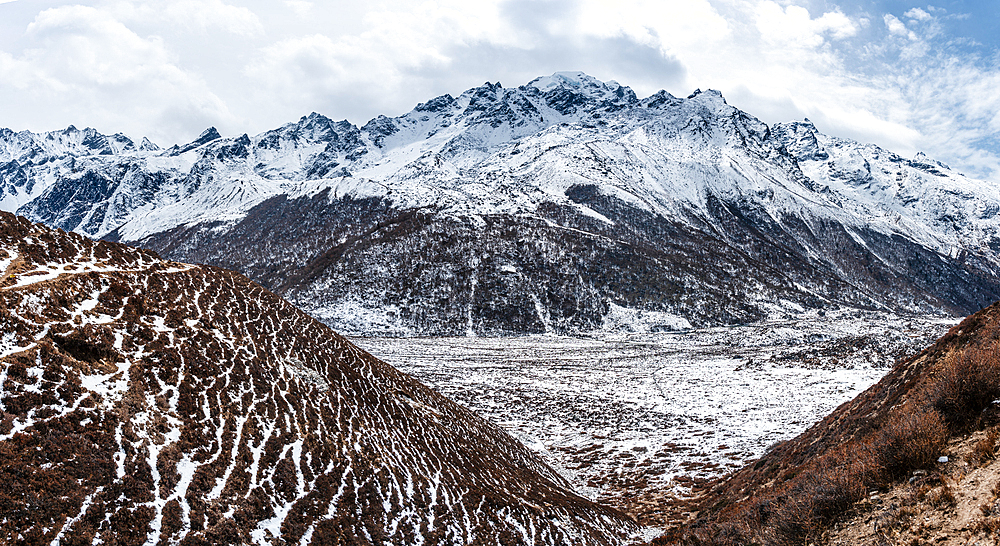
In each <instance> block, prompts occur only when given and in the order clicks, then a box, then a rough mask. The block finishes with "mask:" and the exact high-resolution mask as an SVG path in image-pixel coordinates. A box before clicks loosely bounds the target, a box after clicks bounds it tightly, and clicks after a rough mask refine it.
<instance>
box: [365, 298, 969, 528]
mask: <svg viewBox="0 0 1000 546" xmlns="http://www.w3.org/2000/svg"><path fill="white" fill-rule="evenodd" d="M955 323H956V320H954V319H945V318H941V317H899V316H894V315H886V314H884V313H865V312H859V311H845V312H840V313H830V314H827V315H826V316H819V315H817V314H813V315H811V316H808V317H805V318H797V319H787V320H778V321H771V322H767V323H761V324H754V325H747V326H738V327H726V328H710V329H700V330H686V331H679V332H663V333H652V334H649V333H647V334H622V333H602V334H599V335H593V336H589V337H578V338H571V337H559V336H526V337H511V338H481V337H449V338H442V337H430V338H356V339H354V341H355V343H357V344H358V345H359V346H361V347H362V348H364V349H365V350H367V351H369V352H371V353H372V354H374V355H376V356H378V357H379V358H381V359H383V360H385V361H386V362H388V363H389V364H391V365H393V366H395V367H397V368H399V369H400V370H402V371H404V372H407V373H409V374H412V375H414V376H415V377H416V378H417V379H419V380H420V381H422V382H424V383H425V384H427V385H429V386H431V387H433V388H435V389H437V390H438V391H439V392H441V393H443V394H444V395H446V396H448V397H450V398H452V399H453V400H455V401H457V402H459V403H461V404H462V405H464V406H466V407H468V408H470V409H472V410H474V411H476V412H477V413H479V414H480V415H482V416H484V417H486V418H487V419H490V420H492V421H493V422H495V423H497V424H499V425H501V426H503V427H504V428H505V429H506V430H507V431H508V432H510V433H511V434H512V435H513V436H515V437H516V438H518V439H519V440H521V441H522V442H524V443H525V444H526V445H528V446H529V447H531V448H532V449H534V450H536V451H538V452H539V453H540V454H542V456H543V457H544V458H545V459H546V461H547V462H548V463H549V464H551V465H552V466H553V467H554V468H556V469H557V470H558V471H559V472H560V473H562V474H563V475H564V476H566V477H567V478H569V479H570V481H571V482H572V483H573V484H574V485H575V486H576V488H577V490H578V491H580V492H581V493H583V494H584V495H587V496H590V497H591V498H593V499H595V500H599V501H602V502H606V503H608V504H611V505H613V506H616V507H618V508H621V509H624V510H626V511H628V512H630V513H632V514H633V515H637V516H638V517H639V518H640V520H642V519H644V518H643V514H644V513H649V514H650V518H647V521H645V522H644V523H657V522H656V519H655V515H654V514H655V512H656V510H655V505H656V503H657V502H659V501H658V500H657V499H660V500H662V499H663V494H664V492H669V493H673V494H684V493H686V492H687V491H689V489H690V487H691V486H692V485H693V484H695V483H697V482H699V481H701V480H704V479H706V478H711V477H715V476H718V475H720V474H723V473H725V472H727V471H730V470H733V469H734V468H737V467H739V466H742V465H743V464H744V463H745V462H747V461H749V460H752V459H754V458H756V457H759V456H760V455H762V454H763V453H764V452H765V451H766V450H767V449H768V447H769V446H772V445H773V444H775V443H776V442H780V441H782V440H787V439H789V438H792V437H794V436H795V435H797V434H799V433H801V432H802V431H804V430H805V429H806V428H808V427H809V426H810V425H812V424H813V423H815V422H816V421H818V420H819V419H821V418H822V417H823V416H825V415H826V414H827V413H829V412H830V411H832V410H833V409H834V408H836V407H837V406H838V405H840V404H841V403H843V402H845V401H847V400H850V399H851V398H853V397H855V396H856V395H858V394H859V393H861V392H862V391H863V390H865V389H866V388H868V387H869V386H871V385H872V384H873V383H875V382H876V381H878V379H879V378H881V377H882V375H883V374H884V373H885V372H886V371H887V370H888V369H889V368H890V367H891V366H892V364H893V362H894V361H896V360H897V359H899V358H901V357H905V356H909V355H911V354H914V353H916V352H918V351H920V350H921V349H923V348H925V347H927V346H928V345H930V344H931V343H933V341H934V340H935V339H937V338H938V337H940V336H941V335H943V334H944V333H945V332H946V331H947V329H948V328H949V327H950V326H952V325H954V324H955Z"/></svg>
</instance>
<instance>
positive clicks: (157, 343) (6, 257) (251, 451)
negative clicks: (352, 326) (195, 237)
mask: <svg viewBox="0 0 1000 546" xmlns="http://www.w3.org/2000/svg"><path fill="white" fill-rule="evenodd" d="M0 270H2V271H3V272H4V276H3V280H2V284H0V482H2V483H3V484H4V487H3V488H0V542H2V543H5V544H14V543H19V544H64V545H65V544H91V543H93V544H97V543H103V544H185V545H194V544H213V545H214V544H428V545H431V544H525V545H534V544H618V543H621V542H622V541H623V540H625V539H626V538H627V536H628V535H629V533H630V532H632V531H634V530H635V525H634V524H633V523H632V522H631V521H630V520H628V519H627V518H625V517H624V516H623V515H622V514H620V513H618V512H616V511H614V510H611V509H608V508H604V507H601V506H598V505H595V504H593V503H591V502H589V501H587V500H585V499H583V498H581V497H578V496H577V495H575V494H573V493H572V492H571V491H570V490H569V489H568V487H567V485H566V482H565V481H564V480H563V479H562V478H561V477H560V476H558V475H557V474H556V473H555V472H553V471H552V470H551V469H550V468H548V467H547V466H546V465H545V464H543V463H542V462H541V461H540V460H539V459H538V458H537V457H536V456H535V455H533V454H532V453H531V452H529V451H528V450H527V449H526V448H525V447H524V446H522V445H521V444H519V443H518V442H516V441H515V440H513V439H512V438H511V437H510V436H508V435H507V434H506V433H504V432H503V431H501V430H500V429H499V428H497V427H495V426H493V425H491V424H489V423H487V422H485V421H483V420H482V419H480V418H478V417H476V416H475V415H473V414H472V413H470V412H469V411H467V410H465V409H463V408H461V407H459V406H457V405H456V404H454V403H452V402H450V401H448V400H446V399H444V398H443V397H441V396H440V395H438V394H436V393H435V392H433V391H431V390H429V389H428V388H426V387H424V386H423V385H421V384H419V383H417V382H416V381H415V380H413V379H412V378H411V377H409V376H406V375H404V374H402V373H400V372H397V371H396V370H395V369H393V368H391V367H389V366H388V365H386V364H384V363H382V362H381V361H379V360H377V359H375V358H373V357H371V356H370V355H368V354H366V353H365V352H363V351H361V350H360V349H358V348H357V347H355V346H354V345H352V344H351V343H349V342H348V341H346V340H345V339H343V338H342V337H340V336H338V335H337V334H335V333H334V332H333V331H331V330H330V329H329V328H327V327H326V326H324V325H322V324H320V323H319V322H317V321H316V320H314V319H311V318H310V317H309V316H307V315H305V314H304V313H302V312H300V311H298V310H297V309H295V308H294V307H292V306H291V305H289V304H288V303H286V302H284V301H283V300H281V299H280V298H278V297H277V296H275V295H273V294H272V293H270V292H268V291H266V290H264V289H262V288H261V287H260V286H258V285H256V284H254V283H253V282H251V281H249V280H247V279H245V278H244V277H242V276H240V275H237V274H233V273H230V272H228V271H225V270H221V269H216V268H213V267H207V266H192V265H186V264H181V263H176V262H168V261H163V260H161V259H159V258H158V257H157V256H156V255H155V254H153V253H151V252H148V251H142V250H135V249H132V248H128V247H125V246H123V245H119V244H114V243H107V242H93V241H91V240H89V239H86V238H84V237H82V236H79V235H75V234H68V233H65V232H62V231H56V230H54V229H50V228H46V227H42V226H41V225H38V224H32V223H30V222H28V221H27V220H25V219H24V218H18V217H15V216H13V215H10V214H7V213H0Z"/></svg>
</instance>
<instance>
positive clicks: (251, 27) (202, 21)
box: [108, 0, 304, 36]
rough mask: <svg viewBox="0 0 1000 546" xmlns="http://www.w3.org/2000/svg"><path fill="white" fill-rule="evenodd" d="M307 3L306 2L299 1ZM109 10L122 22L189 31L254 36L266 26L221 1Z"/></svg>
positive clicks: (139, 3) (132, 0)
mask: <svg viewBox="0 0 1000 546" xmlns="http://www.w3.org/2000/svg"><path fill="white" fill-rule="evenodd" d="M298 3H304V2H298ZM108 10H109V11H110V12H111V13H113V14H114V15H115V17H116V18H118V19H119V20H121V21H124V22H126V23H137V24H143V25H155V26H158V27H162V26H163V25H170V26H172V27H175V28H181V29H184V30H187V31H193V32H200V33H209V32H213V31H216V30H222V31H224V32H229V33H232V34H237V35H243V36H253V35H256V34H260V33H262V32H263V30H264V27H263V25H262V24H261V21H260V19H259V18H258V17H257V15H256V14H255V13H254V12H252V11H250V9H248V8H245V7H238V6H232V5H229V4H226V3H224V2H223V1H222V0H171V1H169V2H163V1H160V0H129V1H119V2H113V3H111V4H110V5H109V8H108Z"/></svg>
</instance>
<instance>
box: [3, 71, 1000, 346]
mask: <svg viewBox="0 0 1000 546" xmlns="http://www.w3.org/2000/svg"><path fill="white" fill-rule="evenodd" d="M88 131H89V132H88ZM88 131H78V130H76V129H73V128H71V129H68V130H66V131H62V132H56V133H46V134H32V133H27V132H22V133H12V132H9V131H8V132H6V133H3V134H0V192H2V193H0V198H2V200H0V206H2V207H4V208H6V209H7V210H15V209H16V210H17V211H19V212H20V213H21V214H24V215H27V216H28V217H29V218H32V219H34V220H37V221H42V222H45V223H47V224H49V225H53V226H59V227H62V228H64V229H68V230H74V231H77V232H80V233H83V234H86V235H88V236H91V237H106V238H109V239H112V240H121V241H128V242H138V243H140V244H142V245H144V246H148V247H150V248H154V249H156V250H158V251H160V252H161V253H163V254H164V255H166V256H169V257H171V258H174V259H179V260H184V261H191V262H203V263H212V264H215V265H222V266H225V267H229V268H232V269H236V270H238V271H241V272H243V273H245V274H246V275H248V276H249V277H250V278H252V279H254V280H256V281H258V282H260V283H262V284H263V285H265V286H267V287H269V288H271V289H274V290H275V291H277V292H278V293H280V294H282V295H284V296H286V297H288V298H289V299H290V300H292V301H293V302H295V303H296V304H297V305H299V306H301V307H302V308H304V309H306V310H307V311H309V312H310V313H311V314H313V315H314V316H317V317H319V318H321V319H322V320H324V321H325V322H327V323H328V324H331V325H334V326H336V327H337V328H339V329H342V330H344V331H347V332H352V333H367V334H371V333H389V334H464V333H478V334H495V333H501V334H503V333H525V332H547V331H552V332H569V333H572V332H580V331H587V330H595V329H601V328H606V329H623V328H624V329H634V330H648V329H676V328H684V327H687V326H690V325H694V326H703V325H717V324H729V323H744V322H750V321H754V320H758V319H762V318H767V317H775V316H783V315H785V314H789V313H792V314H794V313H797V312H799V311H801V310H802V309H803V308H823V307H828V306H848V307H858V308H866V309H891V310H894V311H900V312H943V313H950V314H956V315H965V314H968V313H970V312H972V311H975V310H976V309H979V308H980V307H982V306H984V305H986V304H988V303H990V302H992V301H994V300H996V299H1000V281H998V280H997V275H996V273H997V271H998V265H1000V255H998V251H1000V231H998V230H1000V216H998V215H997V213H998V211H1000V190H998V189H997V188H996V187H995V186H994V185H992V184H988V183H984V182H982V181H977V180H971V179H968V178H966V177H964V176H963V175H961V174H959V173H956V172H954V171H952V170H950V169H949V168H948V167H947V166H945V165H942V164H940V163H938V162H935V161H933V160H930V159H928V158H926V157H925V156H923V155H922V154H920V155H918V156H917V157H916V158H914V159H904V158H902V157H900V156H898V155H896V154H893V153H892V152H889V151H887V150H883V149H881V148H879V147H877V146H874V145H865V144H860V143H857V142H853V141H849V140H845V139H839V138H835V137H830V136H826V135H823V134H822V133H820V132H818V130H817V129H816V127H814V126H813V125H812V124H811V123H810V122H808V121H804V122H795V123H788V124H778V125H775V126H768V125H766V124H764V123H762V122H761V121H759V120H757V119H756V118H754V117H753V116H751V115H749V114H747V113H745V112H742V111H740V110H738V109H736V108H734V107H732V106H730V105H728V104H727V103H726V101H725V100H724V99H723V97H722V95H721V94H720V93H718V92H716V91H706V92H701V91H696V92H695V93H694V94H692V95H691V96H689V97H687V98H678V97H673V96H671V95H670V94H668V93H666V92H659V93H656V94H654V95H652V96H650V97H647V98H644V99H639V98H637V97H636V95H635V94H634V93H633V92H632V90H631V89H629V88H628V87H624V86H621V85H619V84H618V83H616V82H601V81H598V80H596V79H594V78H592V77H590V76H587V75H586V74H582V73H577V72H573V73H557V74H554V75H552V76H548V77H542V78H538V79H536V80H533V81H532V82H529V83H528V84H526V85H523V86H520V87H517V88H504V87H502V86H501V85H500V84H489V83H488V84H485V85H483V86H481V87H477V88H474V89H470V90H468V91H466V92H464V93H462V94H460V95H459V96H458V97H452V96H451V95H444V96H441V97H437V98H435V99H432V100H429V101H427V102H425V103H422V104H419V105H417V107H416V108H414V109H413V110H412V111H411V112H408V113H406V114H404V115H402V116H399V117H396V118H388V117H385V116H379V117H377V118H375V119H373V120H371V121H369V122H368V123H367V124H365V125H364V126H362V127H357V126H355V125H352V124H351V123H349V122H347V121H340V122H335V121H333V120H330V119H328V118H326V117H324V116H322V115H319V114H310V115H309V116H306V117H303V118H302V119H300V120H299V121H297V122H294V123H289V124H287V125H285V126H283V127H280V128H278V129H275V130H272V131H267V132H265V133H262V134H260V135H256V136H252V137H251V136H249V135H242V136H239V137H234V138H222V137H221V135H220V134H219V133H218V132H217V131H216V130H215V129H209V130H207V131H205V132H204V134H202V135H201V136H200V137H199V138H198V139H197V140H195V141H194V142H192V143H189V144H187V145H184V146H174V147H172V148H169V149H166V150H160V149H157V148H156V147H155V146H153V145H152V144H150V143H149V142H144V143H143V144H142V145H140V146H135V145H134V144H133V143H132V141H130V140H128V139H127V138H125V137H124V136H120V135H118V136H115V137H101V136H100V135H96V134H94V133H93V131H90V130H88ZM623 318H624V319H625V320H622V319H623Z"/></svg>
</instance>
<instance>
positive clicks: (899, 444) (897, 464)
mask: <svg viewBox="0 0 1000 546" xmlns="http://www.w3.org/2000/svg"><path fill="white" fill-rule="evenodd" d="M913 406H914V404H904V405H903V407H901V408H897V409H896V410H894V411H893V412H892V413H890V414H889V419H888V420H887V422H886V424H885V425H883V426H882V427H881V428H880V429H879V430H878V432H876V433H875V435H874V438H872V439H871V440H870V441H868V442H867V445H868V446H869V447H868V449H866V450H865V451H866V452H867V454H868V455H869V456H870V457H873V460H872V461H871V462H873V463H875V464H876V465H877V467H878V468H879V470H880V472H879V478H881V479H882V480H893V479H896V478H899V477H901V476H904V475H905V474H907V473H908V472H909V471H910V470H913V469H914V468H921V467H925V466H927V465H929V464H931V463H932V462H934V459H935V458H937V456H938V454H940V453H941V449H942V448H944V446H945V444H946V443H947V442H948V427H947V426H946V425H945V422H944V420H943V419H942V418H941V415H940V414H939V413H938V412H936V411H934V410H933V409H929V408H914V407H913Z"/></svg>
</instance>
